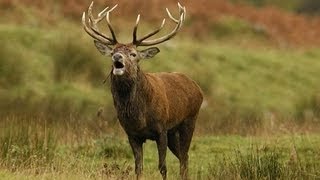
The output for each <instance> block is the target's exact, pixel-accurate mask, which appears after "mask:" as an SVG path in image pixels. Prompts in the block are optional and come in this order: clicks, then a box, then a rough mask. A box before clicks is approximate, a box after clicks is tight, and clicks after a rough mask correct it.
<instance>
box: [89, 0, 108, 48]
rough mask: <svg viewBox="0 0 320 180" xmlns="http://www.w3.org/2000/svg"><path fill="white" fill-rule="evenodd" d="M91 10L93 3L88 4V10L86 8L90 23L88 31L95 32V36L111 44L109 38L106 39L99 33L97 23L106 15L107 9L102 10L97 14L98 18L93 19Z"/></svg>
mask: <svg viewBox="0 0 320 180" xmlns="http://www.w3.org/2000/svg"><path fill="white" fill-rule="evenodd" d="M92 9H93V1H92V3H91V4H90V6H89V8H88V16H89V23H90V25H91V26H90V29H91V30H92V31H93V32H95V33H96V34H98V35H99V36H101V37H103V38H105V39H107V40H108V41H110V42H112V41H113V40H112V39H111V38H109V37H107V36H106V35H105V34H103V33H101V32H99V28H98V25H97V23H99V22H100V21H102V20H103V18H104V16H105V15H106V11H107V10H108V9H109V7H106V8H105V9H104V10H102V11H101V12H100V13H99V14H98V18H97V19H95V18H94V17H93V15H92Z"/></svg>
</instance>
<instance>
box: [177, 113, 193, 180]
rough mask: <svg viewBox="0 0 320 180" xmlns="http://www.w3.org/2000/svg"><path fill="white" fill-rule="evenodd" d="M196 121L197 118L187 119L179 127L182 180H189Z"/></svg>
mask: <svg viewBox="0 0 320 180" xmlns="http://www.w3.org/2000/svg"><path fill="white" fill-rule="evenodd" d="M195 120H196V116H195V117H192V118H189V119H186V120H185V121H184V122H183V123H182V124H181V125H180V127H179V136H180V138H179V140H180V176H181V179H188V159H189V156H188V151H189V147H190V144H191V140H192V136H193V131H194V128H195Z"/></svg>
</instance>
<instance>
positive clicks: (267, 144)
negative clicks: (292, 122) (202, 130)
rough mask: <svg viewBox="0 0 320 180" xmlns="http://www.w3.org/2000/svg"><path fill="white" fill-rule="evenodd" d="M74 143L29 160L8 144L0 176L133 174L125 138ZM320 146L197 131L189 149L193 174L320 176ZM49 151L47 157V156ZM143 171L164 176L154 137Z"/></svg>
mask: <svg viewBox="0 0 320 180" xmlns="http://www.w3.org/2000/svg"><path fill="white" fill-rule="evenodd" d="M2 143H3V142H2ZM73 143H74V144H72V145H70V144H56V145H55V146H54V149H51V150H50V151H53V152H51V153H52V154H50V153H48V152H45V149H38V150H37V151H38V152H37V153H35V152H36V150H35V149H33V152H32V153H35V154H33V155H32V153H31V154H30V157H29V158H28V159H26V161H20V160H19V159H23V156H25V155H26V154H23V152H24V153H26V150H27V148H28V147H27V148H25V149H19V148H20V147H16V149H14V148H13V149H12V148H10V152H8V153H7V154H6V156H5V157H3V155H4V154H2V160H1V164H0V165H1V171H0V178H1V179H134V160H133V156H132V153H131V149H130V147H129V145H128V143H127V141H126V139H125V138H119V136H109V137H107V136H105V137H101V138H99V139H91V140H88V141H87V142H86V143H83V142H82V143H80V144H78V143H75V142H73ZM12 146H14V145H12ZM42 148H44V147H42ZM50 148H52V147H50ZM40 151H42V152H40ZM168 151H169V150H168ZM319 152H320V136H319V135H310V134H304V135H302V134H300V135H282V136H263V137H256V136H255V137H242V136H195V137H194V140H193V142H192V145H191V147H190V152H189V158H190V162H189V175H190V178H191V179H318V178H320V153H319ZM46 157H47V158H49V159H47V160H44V159H43V158H46ZM167 166H168V178H169V179H177V178H178V177H179V176H178V174H179V171H178V169H179V163H178V160H177V159H176V158H175V157H174V156H173V154H172V153H171V152H170V153H168V155H167ZM144 177H145V179H151V178H153V179H160V178H161V176H160V173H159V172H158V170H157V151H156V145H155V143H154V142H152V141H147V143H146V144H145V145H144Z"/></svg>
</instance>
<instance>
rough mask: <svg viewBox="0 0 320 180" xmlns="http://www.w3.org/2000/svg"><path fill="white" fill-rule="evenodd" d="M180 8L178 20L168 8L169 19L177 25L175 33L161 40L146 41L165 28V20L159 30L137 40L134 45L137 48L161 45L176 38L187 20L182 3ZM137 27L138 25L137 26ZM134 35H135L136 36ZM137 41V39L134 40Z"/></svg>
mask: <svg viewBox="0 0 320 180" xmlns="http://www.w3.org/2000/svg"><path fill="white" fill-rule="evenodd" d="M178 7H179V19H176V18H174V17H173V16H172V15H171V13H170V11H169V10H168V8H166V11H167V14H168V16H169V18H170V19H171V20H172V21H173V22H174V23H176V27H175V28H174V29H173V31H171V32H170V33H169V34H167V35H165V36H163V37H160V38H157V39H154V40H149V41H144V40H146V39H148V38H150V37H151V36H153V35H155V34H156V33H158V32H159V31H160V30H161V29H162V28H163V26H164V23H165V19H164V20H163V21H162V24H161V26H160V28H159V29H157V30H155V31H154V32H152V33H149V34H148V35H146V36H144V37H143V38H141V39H140V40H137V41H133V44H135V45H136V46H152V45H156V44H160V43H162V42H165V41H167V40H169V39H171V38H172V37H174V36H175V35H176V34H177V33H178V31H179V30H180V28H181V27H182V23H183V21H184V19H185V13H186V8H185V7H183V6H181V4H180V3H178ZM136 26H137V25H136ZM136 29H137V27H135V29H134V31H135V33H136ZM135 33H134V34H135ZM134 39H135V38H134Z"/></svg>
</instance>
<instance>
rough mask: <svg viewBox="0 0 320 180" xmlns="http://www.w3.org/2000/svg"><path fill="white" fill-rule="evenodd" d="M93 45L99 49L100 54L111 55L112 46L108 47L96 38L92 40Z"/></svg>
mask: <svg viewBox="0 0 320 180" xmlns="http://www.w3.org/2000/svg"><path fill="white" fill-rule="evenodd" d="M94 45H95V46H96V47H97V49H98V50H99V51H100V53H101V54H102V55H105V56H110V55H111V52H112V48H111V47H109V46H108V45H106V44H103V43H102V42H100V41H97V40H94Z"/></svg>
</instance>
